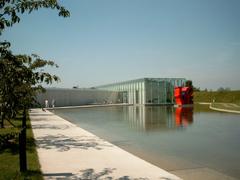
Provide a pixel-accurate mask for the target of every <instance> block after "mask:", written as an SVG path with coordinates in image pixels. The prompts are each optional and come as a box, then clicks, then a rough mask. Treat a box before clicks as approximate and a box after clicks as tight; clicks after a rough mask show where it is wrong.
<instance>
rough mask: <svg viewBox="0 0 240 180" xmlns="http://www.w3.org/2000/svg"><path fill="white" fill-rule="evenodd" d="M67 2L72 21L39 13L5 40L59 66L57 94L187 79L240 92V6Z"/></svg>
mask: <svg viewBox="0 0 240 180" xmlns="http://www.w3.org/2000/svg"><path fill="white" fill-rule="evenodd" d="M60 2H61V3H62V4H63V5H64V6H65V7H66V8H67V9H69V10H70V12H71V17H70V18H61V17H58V15H57V12H56V11H52V10H39V11H36V12H34V13H32V14H30V15H28V14H26V15H23V16H22V19H21V22H20V23H19V24H17V25H14V26H13V27H12V28H9V29H7V30H6V31H5V32H4V33H3V35H2V37H1V38H3V40H5V39H6V40H9V41H10V42H11V43H12V50H13V52H14V53H21V54H31V53H36V54H38V55H40V56H41V57H43V58H46V59H52V60H54V61H55V62H56V63H57V64H58V65H59V66H60V67H59V68H58V69H48V70H49V71H51V72H53V73H55V74H57V75H59V76H60V78H61V82H60V83H58V84H53V86H54V87H69V88H71V87H73V86H76V85H78V86H79V87H92V86H96V85H102V84H107V83H113V82H117V81H125V80H130V79H135V78H142V77H184V78H187V79H191V80H193V83H194V85H195V86H197V87H201V88H202V89H204V88H208V89H217V88H219V87H230V88H231V89H240V70H239V67H240V11H239V9H240V1H239V0H78V1H67V0H65V1H60Z"/></svg>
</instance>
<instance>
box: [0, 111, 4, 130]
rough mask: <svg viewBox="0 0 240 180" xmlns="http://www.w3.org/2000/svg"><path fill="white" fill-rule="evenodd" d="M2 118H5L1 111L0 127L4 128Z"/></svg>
mask: <svg viewBox="0 0 240 180" xmlns="http://www.w3.org/2000/svg"><path fill="white" fill-rule="evenodd" d="M4 118H5V114H4V112H1V128H4Z"/></svg>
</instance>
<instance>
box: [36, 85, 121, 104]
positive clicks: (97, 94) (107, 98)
mask: <svg viewBox="0 0 240 180" xmlns="http://www.w3.org/2000/svg"><path fill="white" fill-rule="evenodd" d="M36 99H37V102H38V103H40V104H41V106H42V107H45V100H48V102H49V106H50V107H51V106H52V101H53V100H54V105H55V107H63V106H79V105H86V104H106V103H118V101H119V100H118V93H117V92H112V91H104V90H95V89H55V88H53V89H46V92H45V93H41V94H38V95H37V98H36Z"/></svg>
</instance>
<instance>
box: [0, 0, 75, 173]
mask: <svg viewBox="0 0 240 180" xmlns="http://www.w3.org/2000/svg"><path fill="white" fill-rule="evenodd" d="M40 8H51V9H56V10H58V15H59V16H63V17H68V16H70V13H69V11H68V10H66V9H65V8H64V7H63V6H60V4H59V3H58V1H57V0H0V36H1V35H2V33H3V31H4V29H6V28H7V27H11V26H13V25H14V24H15V23H19V22H20V17H19V15H20V14H23V13H26V12H28V13H31V12H32V11H34V10H38V9H40ZM46 65H50V66H57V65H56V64H55V63H54V62H53V61H49V60H44V59H41V58H40V57H39V56H37V55H31V56H28V55H13V54H12V52H11V51H10V43H9V42H7V41H3V42H2V41H1V42H0V105H1V115H2V116H1V117H2V123H1V125H2V127H3V125H4V119H6V118H7V119H8V120H9V119H10V118H11V117H13V116H14V115H15V114H16V112H17V111H19V110H23V118H22V130H21V133H20V136H19V141H20V142H19V143H20V170H21V171H26V170H27V164H26V110H27V109H28V108H29V107H30V106H31V105H32V103H33V102H34V99H35V95H36V93H37V92H39V91H43V90H44V88H43V87H42V86H41V83H42V82H45V83H47V84H49V83H52V81H58V80H59V78H58V77H57V76H55V75H51V74H49V73H47V72H44V71H41V70H39V68H42V67H44V66H46Z"/></svg>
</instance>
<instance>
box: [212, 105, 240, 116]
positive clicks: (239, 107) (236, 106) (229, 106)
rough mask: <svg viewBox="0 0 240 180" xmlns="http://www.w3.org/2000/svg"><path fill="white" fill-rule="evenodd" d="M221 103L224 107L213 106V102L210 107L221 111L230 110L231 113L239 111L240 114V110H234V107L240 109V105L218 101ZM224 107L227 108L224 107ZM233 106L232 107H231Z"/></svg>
mask: <svg viewBox="0 0 240 180" xmlns="http://www.w3.org/2000/svg"><path fill="white" fill-rule="evenodd" d="M218 104H221V105H222V106H223V108H217V107H213V104H212V103H211V104H210V105H209V108H210V109H212V110H215V111H221V112H229V113H238V114H240V110H233V109H240V106H238V105H236V104H232V103H218ZM224 107H225V108H226V109H224ZM231 108H232V109H231Z"/></svg>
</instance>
